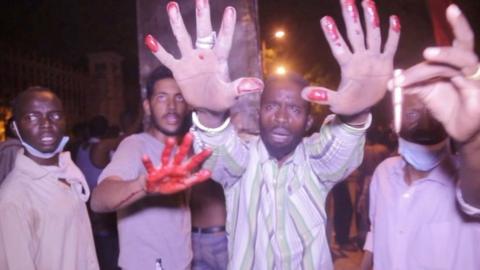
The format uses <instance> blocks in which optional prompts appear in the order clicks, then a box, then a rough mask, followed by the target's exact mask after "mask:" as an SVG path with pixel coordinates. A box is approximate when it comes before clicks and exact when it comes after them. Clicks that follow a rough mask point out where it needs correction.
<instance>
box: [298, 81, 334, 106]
mask: <svg viewBox="0 0 480 270" xmlns="http://www.w3.org/2000/svg"><path fill="white" fill-rule="evenodd" d="M336 96H337V92H336V91H332V90H330V89H328V88H325V87H320V86H307V87H305V88H303V90H302V98H303V99H305V100H307V101H309V102H313V103H317V104H322V105H330V104H331V103H332V99H335V98H336Z"/></svg>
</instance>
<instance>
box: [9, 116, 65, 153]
mask: <svg viewBox="0 0 480 270" xmlns="http://www.w3.org/2000/svg"><path fill="white" fill-rule="evenodd" d="M12 126H13V129H14V130H15V132H16V133H17V135H18V139H19V140H20V142H21V143H22V145H23V147H25V150H26V151H27V152H28V153H30V155H32V156H34V157H38V158H42V159H47V158H52V157H54V156H55V155H56V154H58V153H60V152H62V151H63V148H64V147H65V145H66V144H67V142H68V140H69V138H68V136H63V138H62V140H61V141H60V143H59V144H58V146H57V148H56V149H55V150H54V151H52V152H47V153H43V152H40V151H38V150H37V149H35V148H34V147H33V146H31V145H30V144H28V143H26V142H25V141H23V139H22V135H20V132H19V131H18V127H17V123H16V122H15V121H13V122H12Z"/></svg>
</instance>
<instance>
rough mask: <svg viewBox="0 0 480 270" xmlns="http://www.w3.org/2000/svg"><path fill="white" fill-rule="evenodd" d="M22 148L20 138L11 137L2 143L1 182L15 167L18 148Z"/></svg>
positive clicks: (0, 182) (0, 152) (0, 153)
mask: <svg viewBox="0 0 480 270" xmlns="http://www.w3.org/2000/svg"><path fill="white" fill-rule="evenodd" d="M21 148H22V144H21V143H20V140H18V139H15V138H9V139H7V140H6V141H4V142H1V143H0V184H2V182H3V180H4V179H5V177H6V176H7V175H8V173H10V171H11V170H12V169H13V165H14V164H15V158H16V156H17V152H18V150H20V149H21Z"/></svg>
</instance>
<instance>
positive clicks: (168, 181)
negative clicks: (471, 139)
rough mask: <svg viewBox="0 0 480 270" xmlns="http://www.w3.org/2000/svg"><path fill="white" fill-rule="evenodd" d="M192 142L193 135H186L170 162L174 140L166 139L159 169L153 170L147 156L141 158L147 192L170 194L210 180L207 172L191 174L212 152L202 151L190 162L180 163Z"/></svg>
mask: <svg viewBox="0 0 480 270" xmlns="http://www.w3.org/2000/svg"><path fill="white" fill-rule="evenodd" d="M192 142H193V135H192V134H191V133H187V134H186V135H185V137H184V139H183V141H182V144H181V145H180V147H179V150H178V152H177V153H176V154H175V156H174V158H173V161H172V160H171V159H170V155H171V153H172V150H173V147H174V145H175V140H174V139H173V138H168V139H167V140H166V141H165V148H164V149H163V152H162V155H161V160H162V165H161V167H160V168H155V166H154V165H153V164H152V161H151V160H150V158H148V157H147V156H144V157H143V158H142V162H143V165H144V166H145V169H146V170H147V183H146V189H147V192H156V193H161V194H172V193H176V192H179V191H182V190H185V189H187V188H189V187H191V186H193V185H195V184H197V183H200V182H203V181H205V180H207V179H208V178H210V175H211V173H210V171H209V170H200V171H198V172H197V173H192V172H193V170H195V169H196V168H197V167H198V166H199V165H200V164H201V163H202V162H203V161H205V159H207V158H208V157H209V156H210V155H211V153H212V150H210V149H204V150H203V151H201V152H200V153H198V154H196V155H194V156H193V157H192V158H191V159H190V160H188V161H186V162H184V163H182V161H183V160H184V159H185V157H186V156H187V154H188V153H189V151H190V149H191V146H192Z"/></svg>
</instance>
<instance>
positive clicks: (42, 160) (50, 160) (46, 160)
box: [25, 151, 60, 166]
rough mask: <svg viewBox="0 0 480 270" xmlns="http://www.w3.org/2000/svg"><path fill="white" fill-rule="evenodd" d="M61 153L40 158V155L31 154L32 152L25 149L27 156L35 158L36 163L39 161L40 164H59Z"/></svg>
mask: <svg viewBox="0 0 480 270" xmlns="http://www.w3.org/2000/svg"><path fill="white" fill-rule="evenodd" d="M59 155H60V154H56V155H55V156H53V157H51V158H39V157H36V156H33V155H30V153H28V152H27V151H25V156H27V157H29V158H30V159H31V160H33V161H34V162H35V163H37V164H38V165H40V166H58V157H59Z"/></svg>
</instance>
